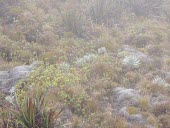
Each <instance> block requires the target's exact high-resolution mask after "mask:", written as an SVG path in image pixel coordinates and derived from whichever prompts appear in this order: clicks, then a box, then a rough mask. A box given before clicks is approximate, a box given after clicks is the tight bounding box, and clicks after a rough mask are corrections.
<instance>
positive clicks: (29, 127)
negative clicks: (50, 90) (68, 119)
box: [2, 88, 61, 128]
mask: <svg viewBox="0 0 170 128" xmlns="http://www.w3.org/2000/svg"><path fill="white" fill-rule="evenodd" d="M46 94H47V92H45V91H44V92H43V91H42V88H36V89H35V90H32V92H31V94H29V95H28V94H27V96H26V95H25V96H23V97H18V96H17V95H16V101H15V102H14V103H13V106H12V107H11V108H8V107H3V110H4V114H2V115H3V123H4V126H3V127H4V128H7V127H11V128H12V127H13V128H39V127H43V128H54V124H55V120H56V119H57V118H58V116H59V115H60V113H61V111H60V112H57V111H56V109H52V108H50V109H49V110H48V109H47V108H46V105H47V103H45V98H46Z"/></svg>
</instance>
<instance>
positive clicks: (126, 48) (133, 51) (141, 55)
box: [123, 45, 153, 63]
mask: <svg viewBox="0 0 170 128" xmlns="http://www.w3.org/2000/svg"><path fill="white" fill-rule="evenodd" d="M123 51H125V52H128V53H129V54H130V55H134V56H136V57H137V58H139V59H140V60H141V61H143V62H147V63H152V62H153V59H151V58H150V57H148V56H147V55H146V54H144V53H142V52H139V51H137V50H136V49H134V48H132V47H129V46H128V45H124V47H123Z"/></svg>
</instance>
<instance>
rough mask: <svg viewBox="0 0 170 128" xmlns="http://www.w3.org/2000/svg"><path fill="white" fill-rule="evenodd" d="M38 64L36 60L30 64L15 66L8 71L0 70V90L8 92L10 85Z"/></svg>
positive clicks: (26, 75)
mask: <svg viewBox="0 0 170 128" xmlns="http://www.w3.org/2000/svg"><path fill="white" fill-rule="evenodd" d="M37 66H38V64H37V62H36V63H33V64H32V65H30V66H28V65H23V66H17V67H15V68H13V69H11V70H9V71H0V91H2V92H4V93H9V90H10V89H11V87H13V86H15V85H16V84H17V82H18V81H20V80H21V79H25V78H27V77H28V75H29V74H30V73H31V71H32V70H33V69H35V68H36V67H37Z"/></svg>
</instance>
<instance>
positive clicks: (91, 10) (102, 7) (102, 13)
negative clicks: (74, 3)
mask: <svg viewBox="0 0 170 128" xmlns="http://www.w3.org/2000/svg"><path fill="white" fill-rule="evenodd" d="M113 5H114V2H113V1H112V0H107V1H103V0H92V1H88V2H87V5H86V6H87V8H88V15H89V16H90V18H91V19H92V20H93V21H94V22H96V23H103V22H104V21H107V20H108V19H109V18H110V16H111V15H112V13H113V7H114V6H113Z"/></svg>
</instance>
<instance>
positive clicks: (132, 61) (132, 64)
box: [122, 55, 141, 68]
mask: <svg viewBox="0 0 170 128" xmlns="http://www.w3.org/2000/svg"><path fill="white" fill-rule="evenodd" d="M122 64H123V65H125V66H127V67H129V68H139V66H140V64H141V62H140V60H139V59H138V58H137V57H136V56H134V55H130V56H125V58H124V59H123V60H122Z"/></svg>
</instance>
